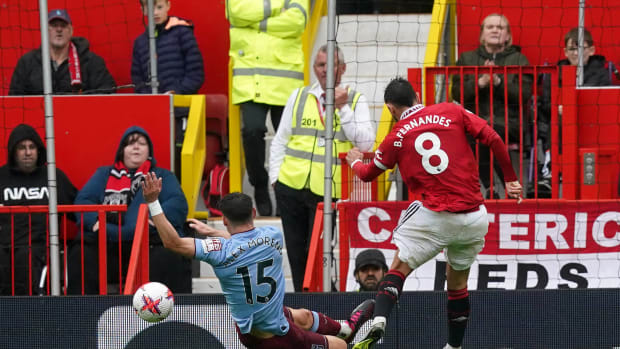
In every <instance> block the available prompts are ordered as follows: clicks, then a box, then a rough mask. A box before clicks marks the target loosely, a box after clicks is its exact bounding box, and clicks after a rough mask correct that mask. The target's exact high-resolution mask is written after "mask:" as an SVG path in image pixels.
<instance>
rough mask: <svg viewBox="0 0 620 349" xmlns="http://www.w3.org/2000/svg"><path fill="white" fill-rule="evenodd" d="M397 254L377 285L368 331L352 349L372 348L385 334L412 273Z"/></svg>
mask: <svg viewBox="0 0 620 349" xmlns="http://www.w3.org/2000/svg"><path fill="white" fill-rule="evenodd" d="M398 254H399V253H398V251H397V252H396V255H394V261H392V266H391V267H390V270H389V271H388V272H387V273H386V274H385V276H384V277H383V279H382V280H381V282H380V283H379V288H378V291H377V297H376V298H375V300H376V304H375V313H374V318H373V319H372V325H371V327H370V330H369V331H368V334H367V335H366V337H365V338H364V339H363V340H362V341H360V342H359V343H357V344H355V346H353V349H366V348H373V347H374V346H375V344H376V343H377V342H378V341H379V340H380V339H381V337H383V334H384V333H385V326H386V323H387V317H388V316H389V315H390V313H391V312H392V308H393V307H394V304H396V302H397V301H398V298H399V297H400V294H401V293H402V290H403V284H404V283H405V279H406V278H407V276H409V274H411V272H412V271H413V269H412V268H411V267H410V266H409V265H408V264H407V263H406V262H403V261H401V260H400V259H399V258H398Z"/></svg>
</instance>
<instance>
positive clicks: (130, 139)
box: [115, 132, 153, 161]
mask: <svg viewBox="0 0 620 349" xmlns="http://www.w3.org/2000/svg"><path fill="white" fill-rule="evenodd" d="M140 136H142V137H144V139H146V143H147V144H148V145H149V157H152V156H153V149H152V148H151V142H150V141H149V137H148V136H147V135H145V134H144V133H142V132H132V133H130V134H128V135H127V136H126V137H125V138H123V139H122V140H121V144H120V145H119V147H118V151H117V153H116V159H115V161H123V154H124V152H125V147H126V146H128V145H130V144H134V143H135V142H137V141H138V139H139V138H140Z"/></svg>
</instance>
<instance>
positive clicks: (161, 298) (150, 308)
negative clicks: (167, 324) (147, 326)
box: [133, 282, 174, 322]
mask: <svg viewBox="0 0 620 349" xmlns="http://www.w3.org/2000/svg"><path fill="white" fill-rule="evenodd" d="M173 306H174V296H173V295H172V291H170V289H168V287H167V286H166V285H164V284H162V283H159V282H148V283H146V284H144V285H142V286H140V288H138V290H137V291H136V293H134V295H133V309H134V310H135V311H136V314H138V316H139V317H140V318H141V319H143V320H145V321H148V322H158V321H161V320H163V319H165V318H166V317H168V315H170V313H171V312H172V307H173Z"/></svg>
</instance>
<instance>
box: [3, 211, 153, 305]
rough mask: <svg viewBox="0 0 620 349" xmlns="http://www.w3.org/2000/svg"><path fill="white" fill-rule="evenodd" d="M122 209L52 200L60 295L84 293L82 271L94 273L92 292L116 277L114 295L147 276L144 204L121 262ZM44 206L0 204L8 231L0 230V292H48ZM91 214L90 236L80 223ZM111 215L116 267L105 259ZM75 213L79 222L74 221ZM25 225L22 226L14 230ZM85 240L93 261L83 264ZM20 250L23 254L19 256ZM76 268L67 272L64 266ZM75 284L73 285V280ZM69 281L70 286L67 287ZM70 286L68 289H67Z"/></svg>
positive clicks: (127, 291) (101, 290)
mask: <svg viewBox="0 0 620 349" xmlns="http://www.w3.org/2000/svg"><path fill="white" fill-rule="evenodd" d="M126 211H127V206H125V205H58V213H59V235H60V236H59V238H60V243H61V246H59V247H60V248H59V249H60V251H61V255H62V262H61V266H62V270H61V280H62V292H61V293H62V294H63V295H67V294H71V293H73V294H82V295H83V294H85V293H86V285H85V279H87V278H86V276H90V275H92V274H94V275H96V279H97V281H98V285H99V286H98V291H97V294H101V295H106V294H108V275H109V274H116V275H115V277H114V278H117V279H118V280H119V282H118V286H117V287H115V289H116V288H117V291H116V290H115V292H117V293H120V294H123V293H124V294H132V293H133V292H134V291H135V290H136V289H137V287H139V285H141V284H142V283H144V282H146V281H148V279H149V275H148V274H149V267H148V266H149V260H148V254H149V253H148V252H149V248H148V247H149V230H148V209H147V207H146V205H141V207H140V211H139V214H138V219H137V222H138V224H137V226H136V231H135V234H134V238H133V242H132V243H131V246H132V247H131V249H132V250H131V253H130V258H129V261H125V262H123V261H122V259H121V258H122V256H123V254H125V253H124V252H123V244H122V243H120V241H121V230H120V226H121V225H122V218H121V213H123V212H126ZM48 212H49V211H48V207H47V206H0V221H1V222H2V225H3V226H8V227H10V231H6V232H4V231H3V234H6V235H4V237H8V243H7V244H5V243H6V242H7V240H4V241H3V246H2V251H3V253H2V257H3V259H2V263H3V265H2V268H1V269H0V270H2V274H1V275H0V280H2V282H1V285H0V288H1V289H2V295H29V296H32V295H50V294H51V293H50V272H49V270H50V268H49V264H50V255H49V246H50V239H49V216H48ZM89 212H91V213H96V214H97V217H98V222H99V230H98V232H97V233H95V236H94V237H88V236H87V235H88V232H89V231H90V229H91V227H85V226H84V223H83V222H84V214H85V213H89ZM113 215H116V216H117V218H116V219H117V220H113V221H112V222H114V223H117V224H118V226H119V229H118V236H117V240H118V241H119V243H117V244H116V245H117V246H118V251H117V255H118V258H119V260H118V261H113V262H114V265H117V266H118V267H117V269H116V270H109V264H110V263H109V261H108V251H107V248H108V234H115V233H116V232H109V231H107V223H108V222H111V221H110V217H111V216H113ZM76 218H79V222H80V224H76V223H75V222H76ZM16 222H17V223H24V222H27V224H26V229H27V231H22V230H19V229H20V228H23V227H24V225H23V224H16ZM85 241H90V242H91V243H95V244H96V250H97V251H98V252H97V264H96V265H92V264H86V263H85V248H86V247H85ZM24 254H25V255H24ZM69 256H74V257H75V258H72V259H71V260H70V258H69ZM70 268H71V270H75V271H76V272H74V273H70V272H69V269H70ZM69 275H79V279H80V280H71V279H70V278H69V277H68V276H69ZM76 282H77V283H78V284H77V285H75V283H76ZM69 283H72V284H73V285H75V286H73V287H71V288H70V287H69ZM70 289H72V290H74V291H73V292H70V291H69V290H70Z"/></svg>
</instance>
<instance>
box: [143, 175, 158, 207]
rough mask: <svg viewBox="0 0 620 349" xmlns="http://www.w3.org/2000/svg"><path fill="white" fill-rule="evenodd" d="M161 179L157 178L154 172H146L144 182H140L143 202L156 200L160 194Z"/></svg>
mask: <svg viewBox="0 0 620 349" xmlns="http://www.w3.org/2000/svg"><path fill="white" fill-rule="evenodd" d="M161 183H162V179H161V178H157V175H155V173H154V172H148V173H147V174H145V175H144V181H143V182H142V195H144V201H146V203H151V202H154V201H155V200H157V197H158V196H159V193H161V186H162V184H161Z"/></svg>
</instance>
